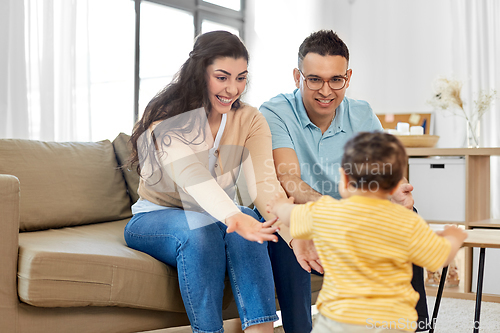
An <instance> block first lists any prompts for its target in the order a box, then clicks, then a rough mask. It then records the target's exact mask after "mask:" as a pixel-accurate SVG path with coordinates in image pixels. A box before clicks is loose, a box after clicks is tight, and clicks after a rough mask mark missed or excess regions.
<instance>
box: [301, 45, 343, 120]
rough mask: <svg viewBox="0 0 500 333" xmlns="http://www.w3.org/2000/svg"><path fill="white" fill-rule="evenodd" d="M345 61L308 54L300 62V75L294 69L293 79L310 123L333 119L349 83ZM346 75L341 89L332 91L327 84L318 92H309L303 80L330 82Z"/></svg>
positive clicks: (340, 57) (333, 57)
mask: <svg viewBox="0 0 500 333" xmlns="http://www.w3.org/2000/svg"><path fill="white" fill-rule="evenodd" d="M347 67H348V62H347V59H346V58H344V57H342V56H339V55H335V56H331V55H327V56H322V55H319V54H317V53H312V52H309V53H307V54H306V56H305V57H304V59H303V61H302V68H301V70H302V73H303V75H301V74H300V72H299V71H298V70H297V69H295V71H294V78H295V85H296V86H297V88H298V89H300V92H301V94H302V101H303V102H304V106H305V108H306V111H307V114H308V116H309V118H310V119H311V121H313V122H314V119H324V118H327V117H333V115H334V114H335V110H336V109H337V107H338V106H339V105H340V103H342V100H343V99H344V96H345V91H346V89H347V87H349V81H350V78H351V74H352V71H351V70H348V69H347ZM346 75H347V78H348V79H347V82H346V84H345V86H344V87H343V88H342V89H339V90H333V89H331V87H330V86H329V85H328V83H327V82H325V83H324V84H323V87H322V88H321V89H319V90H311V89H309V88H308V86H307V85H306V81H305V80H306V79H305V78H310V77H314V78H319V79H323V80H330V79H332V78H334V77H342V76H346Z"/></svg>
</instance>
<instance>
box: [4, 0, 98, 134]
mask: <svg viewBox="0 0 500 333" xmlns="http://www.w3.org/2000/svg"><path fill="white" fill-rule="evenodd" d="M2 6H6V7H8V8H5V10H3V9H4V8H2V10H1V12H0V15H1V20H0V21H2V22H3V23H2V24H3V25H5V24H6V25H7V27H6V29H2V31H3V33H2V42H4V43H2V45H7V47H6V49H4V50H2V58H0V66H2V67H1V68H2V74H4V73H5V75H1V77H2V79H1V85H2V86H1V87H0V88H1V91H2V94H5V95H6V96H5V99H4V96H3V95H2V100H1V103H2V109H1V115H0V117H1V118H0V120H1V121H2V122H1V125H0V137H2V138H26V139H37V140H47V141H87V140H90V139H91V137H90V112H89V93H88V92H89V74H88V73H89V70H88V68H89V67H88V66H89V65H88V63H89V60H88V59H89V57H88V56H89V53H88V38H87V34H88V28H87V1H82V0H79V1H76V0H43V1H39V0H25V1H19V0H7V1H3V2H2ZM77 13H78V15H77ZM5 22H7V23H5ZM77 40H78V44H77ZM4 100H5V102H4Z"/></svg>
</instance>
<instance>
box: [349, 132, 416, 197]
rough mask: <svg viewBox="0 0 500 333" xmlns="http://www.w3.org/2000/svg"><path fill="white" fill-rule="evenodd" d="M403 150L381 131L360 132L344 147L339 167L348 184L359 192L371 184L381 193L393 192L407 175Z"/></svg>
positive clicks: (369, 187)
mask: <svg viewBox="0 0 500 333" xmlns="http://www.w3.org/2000/svg"><path fill="white" fill-rule="evenodd" d="M406 166H407V156H406V151H405V148H404V146H403V144H402V143H401V141H399V140H398V138H396V137H395V136H394V135H390V134H387V133H383V132H362V133H359V134H358V135H356V136H355V137H354V138H352V139H351V140H349V141H348V142H347V143H346V144H345V146H344V156H343V157H342V168H344V172H345V173H346V175H347V176H348V177H349V183H350V184H353V183H354V185H355V186H356V187H357V188H359V189H364V190H366V189H371V188H373V186H374V185H373V184H376V185H377V187H376V188H377V189H380V190H383V191H391V190H393V189H394V188H395V187H396V186H397V185H398V183H399V181H400V180H401V179H402V178H403V176H404V174H405V172H406Z"/></svg>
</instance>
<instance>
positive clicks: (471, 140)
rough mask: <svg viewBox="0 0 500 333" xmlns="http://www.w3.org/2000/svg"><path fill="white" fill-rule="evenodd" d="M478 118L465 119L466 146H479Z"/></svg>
mask: <svg viewBox="0 0 500 333" xmlns="http://www.w3.org/2000/svg"><path fill="white" fill-rule="evenodd" d="M480 129H481V128H480V123H479V120H475V121H467V147H469V148H479V132H480Z"/></svg>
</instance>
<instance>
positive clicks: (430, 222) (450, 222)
mask: <svg viewBox="0 0 500 333" xmlns="http://www.w3.org/2000/svg"><path fill="white" fill-rule="evenodd" d="M425 222H427V223H429V224H457V225H465V221H431V220H425Z"/></svg>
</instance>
